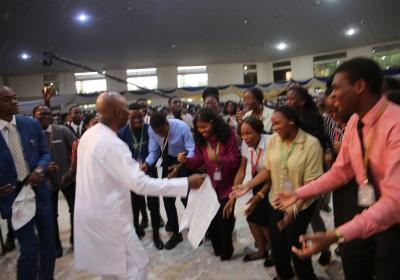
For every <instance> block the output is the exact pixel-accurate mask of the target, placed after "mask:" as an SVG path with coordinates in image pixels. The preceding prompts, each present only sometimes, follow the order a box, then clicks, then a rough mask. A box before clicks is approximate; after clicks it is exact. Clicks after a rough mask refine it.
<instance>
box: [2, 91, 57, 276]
mask: <svg viewBox="0 0 400 280" xmlns="http://www.w3.org/2000/svg"><path fill="white" fill-rule="evenodd" d="M17 113H18V103H17V99H16V95H15V93H14V91H13V90H12V89H10V88H8V87H6V86H0V131H1V135H0V188H3V190H4V189H8V190H9V191H10V192H9V193H8V195H5V196H3V197H1V198H0V212H1V215H2V217H3V218H5V219H11V216H12V204H13V202H14V200H15V198H16V197H17V195H18V193H19V192H20V191H21V189H22V187H23V186H24V185H26V184H30V185H31V186H32V187H33V191H34V192H35V199H36V213H35V216H34V217H33V219H32V220H30V221H29V222H28V223H27V224H25V225H24V226H22V227H21V228H19V229H18V230H15V231H14V233H15V236H16V238H17V240H18V243H19V244H20V254H19V257H18V262H17V279H21V280H26V279H32V280H33V279H38V278H39V279H53V274H54V263H55V258H54V255H55V241H54V224H53V219H52V215H53V213H52V206H51V199H50V190H49V188H48V186H47V183H46V180H44V176H45V174H46V171H47V168H48V165H49V160H50V154H49V152H48V148H47V141H46V138H45V137H44V135H43V133H42V129H41V128H40V125H39V123H38V122H37V121H36V120H33V119H31V118H27V117H22V116H16V115H15V114H17ZM35 230H37V233H38V236H37V235H36V233H35Z"/></svg>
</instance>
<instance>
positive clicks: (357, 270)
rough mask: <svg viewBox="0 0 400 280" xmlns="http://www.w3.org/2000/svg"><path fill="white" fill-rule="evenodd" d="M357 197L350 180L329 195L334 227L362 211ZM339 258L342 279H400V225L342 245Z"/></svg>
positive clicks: (355, 189) (353, 184)
mask: <svg viewBox="0 0 400 280" xmlns="http://www.w3.org/2000/svg"><path fill="white" fill-rule="evenodd" d="M357 197H358V185H357V183H356V182H355V180H354V179H352V180H351V181H350V182H349V183H347V184H346V185H345V186H343V187H341V188H339V189H336V190H335V191H334V192H333V207H334V220H335V226H336V227H338V226H340V225H342V224H344V223H346V222H348V221H350V220H351V219H353V218H354V216H355V215H357V214H359V213H361V212H362V211H363V210H364V208H362V207H360V206H358V201H357ZM340 255H341V257H342V263H343V271H344V275H345V277H346V279H349V280H352V279H363V280H364V279H366V280H369V279H377V280H381V279H382V280H383V279H400V269H399V268H400V225H394V226H392V227H391V228H389V229H388V230H386V231H384V232H381V233H378V234H376V235H374V236H372V237H370V238H367V239H357V240H352V241H350V242H347V243H344V244H342V245H341V246H340ZM374 276H375V278H374Z"/></svg>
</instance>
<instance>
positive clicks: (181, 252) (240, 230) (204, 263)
mask: <svg viewBox="0 0 400 280" xmlns="http://www.w3.org/2000/svg"><path fill="white" fill-rule="evenodd" d="M247 200H248V197H247V196H246V197H243V198H241V199H240V200H239V202H238V203H237V206H236V209H235V213H236V227H235V232H234V247H235V253H234V257H233V260H231V261H228V262H221V261H220V260H219V258H217V257H215V256H213V251H212V247H211V244H210V242H209V241H205V242H204V244H203V245H202V246H200V247H199V248H198V249H197V250H194V249H192V248H191V246H190V245H189V243H188V242H187V241H185V240H184V241H183V242H182V243H180V244H179V245H178V246H177V247H176V248H175V249H174V250H172V251H166V250H163V251H157V250H156V249H155V248H154V247H153V243H152V240H151V229H150V228H148V229H147V230H146V236H145V237H144V239H143V242H142V243H143V246H144V247H145V248H146V251H147V253H148V254H149V256H150V262H151V263H150V267H149V279H171V280H172V279H174V280H175V279H272V278H273V277H274V276H275V270H274V268H269V269H265V268H264V267H263V262H262V261H261V260H260V261H254V262H250V263H244V262H242V260H241V259H242V257H243V255H244V252H245V251H246V250H248V249H250V248H252V246H253V244H254V240H253V238H252V236H251V234H250V231H249V228H248V225H247V223H246V220H245V217H244V216H243V211H244V208H245V205H244V204H245V202H246V201H247ZM178 204H179V212H182V205H181V204H180V202H179V203H178ZM59 205H60V217H59V224H60V231H61V239H62V242H63V246H64V255H65V256H64V257H62V258H59V259H57V262H56V269H55V279H80V280H84V279H85V280H89V279H90V280H92V279H99V278H98V277H96V276H93V275H89V274H87V273H85V272H77V271H75V269H74V266H73V254H72V253H71V252H69V249H70V248H69V244H68V238H69V218H68V209H67V205H66V202H65V200H64V198H63V197H62V196H60V204H59ZM161 209H163V206H162V207H161ZM161 213H162V216H163V217H164V220H166V218H165V217H166V216H165V211H164V210H162V212H161ZM322 215H323V218H324V220H325V221H326V224H327V226H328V227H332V215H331V214H326V213H323V214H322ZM0 223H1V227H2V231H3V234H5V233H6V227H5V222H4V221H1V222H0ZM161 235H162V238H163V240H164V241H166V240H167V239H168V234H167V233H166V232H165V230H164V229H162V230H161ZM333 255H334V254H333ZM16 257H17V252H16V251H14V252H11V253H8V254H7V255H6V256H0V279H15V266H16ZM313 263H314V268H315V271H316V273H317V275H318V277H319V279H343V276H342V272H341V264H340V259H338V258H335V257H333V261H332V263H331V264H330V265H329V266H326V267H321V266H320V265H319V264H318V262H317V261H316V258H315V257H314V262H313Z"/></svg>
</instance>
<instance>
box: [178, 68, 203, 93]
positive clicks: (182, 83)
mask: <svg viewBox="0 0 400 280" xmlns="http://www.w3.org/2000/svg"><path fill="white" fill-rule="evenodd" d="M177 80H178V87H179V88H181V87H202V86H207V85H208V74H207V66H180V67H178V77H177Z"/></svg>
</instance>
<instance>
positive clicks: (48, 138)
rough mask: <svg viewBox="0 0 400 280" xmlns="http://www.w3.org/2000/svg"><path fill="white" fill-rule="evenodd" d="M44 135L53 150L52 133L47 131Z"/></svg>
mask: <svg viewBox="0 0 400 280" xmlns="http://www.w3.org/2000/svg"><path fill="white" fill-rule="evenodd" d="M44 135H46V140H47V145H48V146H49V150H51V133H50V132H48V131H46V130H45V131H44Z"/></svg>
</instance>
